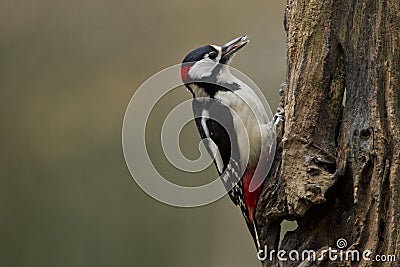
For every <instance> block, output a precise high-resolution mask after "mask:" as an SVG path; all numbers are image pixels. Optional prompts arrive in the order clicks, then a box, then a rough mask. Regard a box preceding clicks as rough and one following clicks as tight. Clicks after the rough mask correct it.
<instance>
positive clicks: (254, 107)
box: [181, 36, 275, 248]
mask: <svg viewBox="0 0 400 267" xmlns="http://www.w3.org/2000/svg"><path fill="white" fill-rule="evenodd" d="M247 43H248V41H247V38H246V36H241V37H239V38H236V39H234V40H232V41H231V42H229V43H227V44H225V45H223V46H217V45H207V46H203V47H200V48H198V49H195V50H193V51H192V52H190V53H189V54H188V55H187V56H186V57H185V59H184V60H183V63H182V67H181V78H182V80H183V82H184V83H185V86H186V87H187V89H188V90H189V91H190V92H191V93H192V95H193V102H192V106H193V114H194V117H195V120H196V126H197V128H198V130H199V133H200V136H201V138H202V139H203V140H204V141H205V144H206V148H207V150H208V152H209V153H210V155H211V156H212V157H213V159H214V163H215V165H216V168H217V171H218V174H219V175H220V178H221V180H222V183H223V184H224V186H225V188H226V189H227V190H228V191H229V196H230V198H231V200H232V201H233V203H234V204H235V205H238V206H239V207H240V209H241V211H242V213H243V216H244V218H245V220H246V224H247V226H248V228H249V230H250V233H251V235H252V237H253V239H254V242H255V244H256V246H257V248H260V247H261V246H260V243H259V239H258V234H257V227H256V220H255V218H254V217H255V208H256V205H257V200H258V197H259V195H260V193H261V186H260V184H261V183H262V181H263V180H264V178H265V176H266V175H267V172H268V169H269V168H268V166H266V165H268V164H267V162H268V158H270V157H271V156H273V153H274V148H275V147H274V144H275V124H274V122H272V121H270V120H269V119H268V117H267V114H266V112H265V110H264V106H263V104H262V102H261V100H260V99H259V98H258V96H257V95H256V94H255V92H254V91H253V90H252V89H251V88H250V87H249V86H248V85H247V84H245V83H243V82H242V81H241V80H239V79H238V78H236V77H235V76H234V75H232V74H231V72H230V70H229V67H228V64H229V62H230V60H231V59H232V57H233V55H234V54H235V53H236V52H237V51H238V50H239V49H241V48H242V47H244V46H245V45H246V44H247ZM261 152H264V153H261ZM259 163H260V164H259ZM260 166H261V167H260ZM256 169H257V171H256ZM252 180H253V181H254V180H255V181H256V182H257V180H258V181H260V182H259V183H258V187H256V188H252V187H251V183H253V182H252Z"/></svg>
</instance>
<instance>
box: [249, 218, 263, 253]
mask: <svg viewBox="0 0 400 267" xmlns="http://www.w3.org/2000/svg"><path fill="white" fill-rule="evenodd" d="M247 227H248V228H249V231H250V234H251V237H252V238H253V241H254V245H255V246H256V249H257V251H260V250H261V249H262V248H261V243H260V238H259V235H258V231H257V223H256V220H253V222H252V223H251V222H248V223H247Z"/></svg>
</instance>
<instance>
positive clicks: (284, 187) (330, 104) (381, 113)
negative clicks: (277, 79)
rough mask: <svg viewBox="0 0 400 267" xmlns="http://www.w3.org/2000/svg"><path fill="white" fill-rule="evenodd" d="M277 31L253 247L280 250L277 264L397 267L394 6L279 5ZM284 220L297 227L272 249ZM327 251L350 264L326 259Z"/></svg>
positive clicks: (298, 0)
mask: <svg viewBox="0 0 400 267" xmlns="http://www.w3.org/2000/svg"><path fill="white" fill-rule="evenodd" d="M285 29H286V32H287V81H286V84H287V85H286V87H285V89H284V96H283V99H284V109H285V121H284V125H282V126H281V127H280V128H279V129H278V131H279V132H278V135H279V140H278V141H279V147H278V149H277V152H276V158H275V162H274V165H273V167H272V169H271V171H270V174H269V176H268V178H267V181H266V183H265V186H264V189H263V193H262V197H261V199H260V201H259V203H258V206H257V214H256V216H257V220H258V222H259V223H258V224H259V227H260V229H259V231H260V233H261V240H262V243H263V244H264V245H266V246H267V248H268V253H269V252H270V251H271V250H273V249H274V250H278V249H282V250H284V251H286V252H287V253H286V254H284V256H283V257H286V259H287V260H288V261H284V262H281V265H282V266H400V192H399V191H400V89H399V87H400V2H399V0H387V1H385V0H308V1H307V0H288V5H287V10H286V15H285ZM284 219H287V220H296V221H297V223H298V228H297V229H296V230H295V231H292V232H288V233H287V234H286V235H285V237H284V240H283V241H282V242H281V246H280V248H278V245H279V234H280V224H281V222H282V220H284ZM343 239H345V241H347V245H346V244H344V245H346V246H344V247H343V244H337V240H341V241H344V240H343ZM329 247H330V248H332V249H337V250H338V249H339V248H341V249H342V252H346V251H355V250H357V251H359V253H360V254H359V255H360V258H359V260H357V259H355V258H354V257H353V258H352V257H351V256H350V254H349V256H348V257H343V258H339V259H337V260H332V259H330V258H329V257H328V256H329V255H328V254H327V253H325V249H328V248H329ZM290 250H296V251H298V253H299V254H300V258H299V259H298V260H290V259H289V255H288V252H289V251H290ZM304 250H313V251H315V252H316V253H317V256H321V257H320V259H323V260H315V261H314V260H312V259H311V260H307V259H303V258H301V253H302V252H303V251H304ZM365 250H370V251H371V254H368V252H367V253H366V254H368V255H367V257H366V258H363V254H362V253H363V252H364V251H365ZM339 251H340V250H339ZM276 255H277V253H276V252H275V254H274V255H273V257H272V260H271V259H269V258H267V259H266V260H265V261H264V262H263V266H277V265H278V260H277V257H276ZM342 255H343V254H342ZM376 255H385V256H390V255H394V256H395V257H396V258H395V260H393V258H392V257H390V261H387V262H385V263H383V262H377V261H374V260H376V258H375V257H376ZM281 256H282V255H281ZM292 256H293V258H296V257H295V256H296V254H292ZM369 259H370V260H369Z"/></svg>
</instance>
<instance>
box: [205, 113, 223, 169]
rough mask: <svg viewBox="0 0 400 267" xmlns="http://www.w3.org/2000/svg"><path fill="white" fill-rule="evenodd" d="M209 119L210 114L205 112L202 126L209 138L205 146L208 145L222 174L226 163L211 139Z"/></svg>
mask: <svg viewBox="0 0 400 267" xmlns="http://www.w3.org/2000/svg"><path fill="white" fill-rule="evenodd" d="M209 117H210V114H209V112H208V111H207V110H203V112H202V113H201V126H202V127H203V130H204V133H205V135H206V136H207V139H206V140H207V142H206V143H205V144H206V145H208V147H209V149H210V150H211V152H212V157H213V159H214V160H215V162H216V164H217V169H218V172H219V173H222V171H223V170H224V162H223V161H222V157H221V153H220V152H219V149H218V146H217V145H216V144H215V143H214V141H213V140H212V139H211V135H210V131H209V129H208V127H207V119H208V118H209ZM206 140H204V141H206Z"/></svg>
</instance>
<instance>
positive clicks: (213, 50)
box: [181, 35, 249, 97]
mask: <svg viewBox="0 0 400 267" xmlns="http://www.w3.org/2000/svg"><path fill="white" fill-rule="evenodd" d="M248 42H249V41H248V40H247V36H246V35H243V36H240V37H238V38H236V39H234V40H232V41H230V42H228V43H226V44H224V45H222V46H218V45H206V46H202V47H200V48H197V49H195V50H193V51H192V52H190V53H189V54H188V55H187V56H186V57H185V58H184V59H183V62H182V66H181V79H182V81H183V82H184V83H185V85H186V87H187V88H188V89H189V91H190V92H191V93H192V94H193V96H194V97H196V96H198V95H200V96H205V95H210V92H208V91H210V88H207V87H208V86H205V85H206V83H214V84H219V83H220V82H221V81H225V80H227V79H224V78H227V77H223V76H224V75H231V74H230V72H229V69H228V68H227V65H228V64H229V62H230V61H231V59H232V57H233V56H234V55H235V54H236V52H237V51H239V50H240V49H241V48H242V47H244V46H245V45H246V44H247V43H248ZM204 86H205V87H204ZM214 90H215V89H214ZM196 91H198V93H199V94H196Z"/></svg>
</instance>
